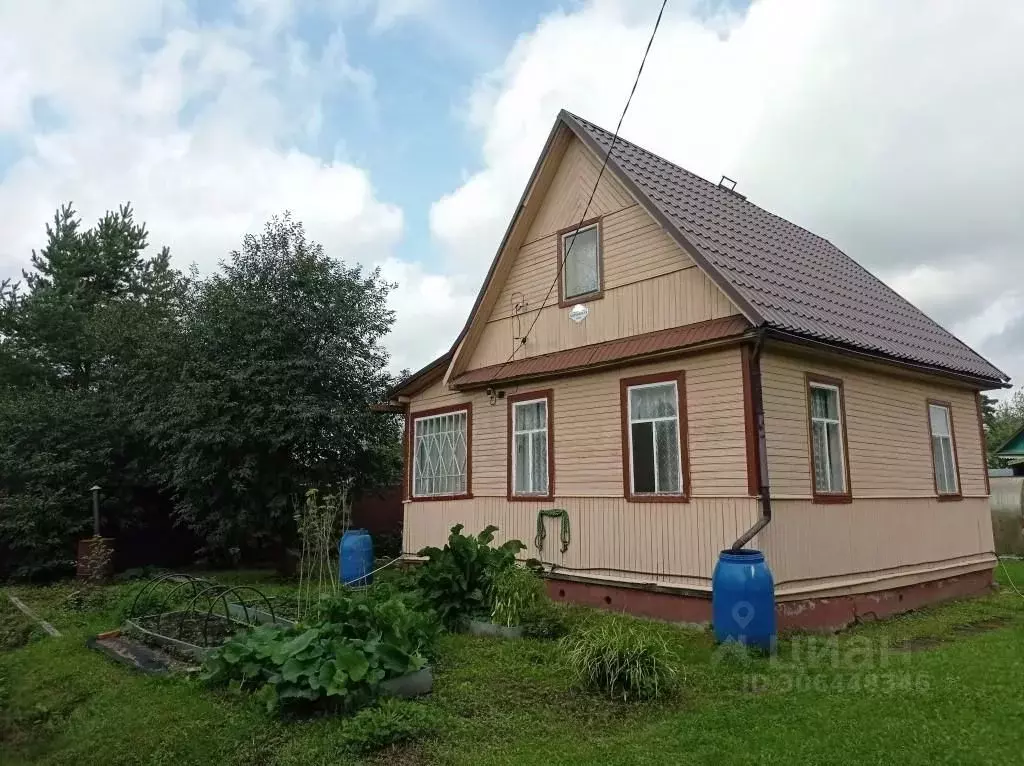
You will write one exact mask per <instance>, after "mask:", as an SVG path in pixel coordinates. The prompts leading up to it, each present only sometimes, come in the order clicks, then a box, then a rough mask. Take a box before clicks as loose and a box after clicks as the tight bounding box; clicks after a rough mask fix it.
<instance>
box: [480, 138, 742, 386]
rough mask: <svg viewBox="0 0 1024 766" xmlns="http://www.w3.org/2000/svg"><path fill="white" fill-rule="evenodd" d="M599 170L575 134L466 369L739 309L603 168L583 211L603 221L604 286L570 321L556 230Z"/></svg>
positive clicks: (573, 214) (574, 212)
mask: <svg viewBox="0 0 1024 766" xmlns="http://www.w3.org/2000/svg"><path fill="white" fill-rule="evenodd" d="M600 167H601V165H600V159H599V158H598V157H596V156H595V155H594V154H593V153H592V152H591V151H590V150H589V149H587V148H586V147H585V146H584V145H583V144H582V143H581V142H580V141H579V140H577V139H576V138H572V139H571V141H570V143H569V145H568V146H567V147H566V150H565V153H564V155H563V157H562V159H561V162H560V164H559V166H558V169H557V171H556V172H555V174H554V177H553V179H552V181H551V183H550V185H549V187H548V189H547V192H546V194H545V195H544V198H543V201H542V202H541V203H540V206H539V208H538V210H537V212H536V214H535V216H534V218H533V220H532V222H530V223H529V228H528V233H527V234H526V235H525V237H524V239H523V244H522V245H521V246H520V247H519V249H518V252H517V253H516V255H515V260H514V261H513V263H512V264H511V267H510V268H509V270H508V272H507V273H508V278H507V279H506V281H505V284H504V285H502V287H501V289H500V291H499V292H498V297H497V299H496V300H495V302H494V303H493V308H491V310H490V311H489V313H488V318H487V321H486V324H485V325H484V326H483V329H482V331H481V332H480V335H479V336H478V338H479V340H478V341H477V343H476V344H475V347H474V348H472V350H471V351H469V352H468V353H469V355H468V358H467V361H466V363H465V364H464V366H462V365H460V366H461V367H462V369H463V370H469V369H475V368H478V367H486V366H488V365H491V364H500V363H502V362H504V361H506V360H507V359H508V358H509V356H510V354H511V353H512V350H513V348H515V349H516V355H515V357H514V358H516V359H521V358H524V357H525V356H535V355H538V354H546V353H550V352H553V351H563V350H566V349H570V348H575V347H578V346H583V345H590V344H592V343H601V342H604V341H607V340H614V339H617V338H623V337H628V336H631V335H640V334H643V333H647V332H653V331H657V330H664V329H668V328H671V327H679V326H681V325H686V324H692V323H694V322H701V321H704V320H707V319H717V318H721V317H725V316H730V315H733V314H738V313H739V310H738V309H737V308H736V306H735V305H734V304H733V303H732V302H731V301H730V300H729V299H728V298H727V297H726V296H725V294H724V293H722V292H721V291H720V290H719V289H718V288H717V287H716V286H715V285H714V284H713V283H712V282H711V280H709V279H708V278H707V276H706V275H705V274H704V273H703V272H702V271H701V270H700V269H699V268H698V267H697V266H696V264H695V263H694V262H693V260H692V259H691V258H690V257H689V256H688V255H687V254H686V253H685V252H684V251H683V250H682V249H681V248H680V247H679V245H677V244H676V243H675V241H674V240H673V239H672V238H671V237H669V235H668V234H667V233H666V232H665V231H664V230H663V229H662V228H661V226H660V225H659V224H658V223H657V222H656V221H655V220H654V219H653V218H652V217H651V216H650V215H648V213H647V212H646V211H645V210H644V209H643V208H642V207H641V206H640V205H638V204H637V203H636V201H635V200H634V199H633V198H632V197H631V196H630V195H629V193H628V192H626V190H625V188H624V187H623V186H622V184H620V183H619V181H618V180H617V179H616V178H615V177H614V176H613V174H612V172H611V171H610V170H608V169H606V170H605V172H604V174H603V176H602V177H601V183H600V185H599V186H598V189H597V192H596V193H595V194H594V200H593V202H592V203H591V205H590V208H589V210H588V211H587V214H586V217H587V219H588V220H589V219H591V218H595V217H600V218H601V225H602V265H603V269H604V289H605V293H604V297H603V298H602V299H600V300H595V301H591V302H590V303H588V304H587V307H588V308H589V309H590V315H589V316H588V318H587V319H586V320H585V321H584V322H583V323H581V324H575V323H573V322H572V321H570V320H569V318H568V308H559V306H558V287H557V285H556V286H555V287H554V288H552V282H553V281H554V279H555V274H556V271H557V268H558V243H557V235H556V232H558V231H559V230H562V229H566V228H569V227H572V226H575V225H576V224H578V223H579V221H580V218H581V216H582V215H583V211H584V209H586V205H587V200H588V199H589V197H590V193H591V190H592V189H593V188H594V182H595V181H596V179H597V177H598V174H599V172H600ZM549 289H550V294H549ZM545 298H546V300H545ZM523 303H525V311H522V312H520V313H519V314H518V315H516V314H515V308H514V307H515V306H516V305H517V304H523ZM541 305H544V309H543V310H542V312H541V316H540V318H539V319H537V321H536V325H535V326H534V328H533V330H532V332H530V334H529V339H528V341H527V344H526V347H525V348H523V347H522V346H521V345H520V344H518V342H517V341H516V340H515V338H517V337H521V336H522V335H523V334H524V333H526V332H527V330H528V329H529V328H530V325H531V324H532V323H533V322H534V318H535V317H536V313H537V310H538V309H539V308H540V306H541ZM463 353H467V350H465V349H464V351H463Z"/></svg>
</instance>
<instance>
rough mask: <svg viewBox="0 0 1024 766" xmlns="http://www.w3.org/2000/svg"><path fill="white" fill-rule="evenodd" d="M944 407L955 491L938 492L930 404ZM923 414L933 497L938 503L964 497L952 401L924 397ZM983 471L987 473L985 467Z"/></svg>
mask: <svg viewBox="0 0 1024 766" xmlns="http://www.w3.org/2000/svg"><path fill="white" fill-rule="evenodd" d="M933 405H934V406H936V407H945V408H946V413H947V414H948V415H949V440H950V442H952V444H953V466H954V467H955V468H956V492H939V476H938V474H937V473H936V472H935V453H934V452H933V451H932V410H931V408H932V406H933ZM924 414H925V416H926V417H927V418H928V420H927V421H925V423H926V425H927V426H928V455H929V457H930V459H931V461H932V486H933V487H934V488H935V497H936V498H938V500H939V502H940V503H948V502H957V501H959V500H963V499H964V483H963V481H961V479H960V448H959V447H957V443H956V426H955V425H954V424H953V403H952V402H947V401H943V400H941V399H926V400H925V406H924ZM985 473H986V474H988V468H987V467H986V469H985Z"/></svg>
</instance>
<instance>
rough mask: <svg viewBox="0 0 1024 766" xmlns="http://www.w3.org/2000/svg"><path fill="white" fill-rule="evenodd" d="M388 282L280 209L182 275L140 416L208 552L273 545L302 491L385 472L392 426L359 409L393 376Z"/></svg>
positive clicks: (366, 481)
mask: <svg viewBox="0 0 1024 766" xmlns="http://www.w3.org/2000/svg"><path fill="white" fill-rule="evenodd" d="M392 287H393V286H392V285H390V284H388V283H387V282H385V281H383V280H382V279H381V277H380V273H379V271H376V270H375V271H372V272H369V273H364V272H363V270H362V268H361V267H360V266H347V265H345V264H343V263H341V262H339V261H337V260H335V259H333V258H331V257H329V256H328V255H327V254H326V253H325V252H324V249H323V247H322V246H321V245H319V244H316V243H314V242H310V241H308V240H307V239H306V235H305V231H304V229H303V227H302V224H301V223H299V222H297V221H294V220H292V218H291V217H290V216H289V215H285V216H284V217H283V218H274V219H273V220H271V221H270V222H269V223H268V224H267V225H266V227H265V229H264V231H263V232H262V234H260V235H259V236H253V235H250V236H247V237H245V239H244V241H243V244H242V249H241V250H238V251H235V252H233V253H231V255H230V257H229V258H228V260H227V261H226V262H224V263H222V264H221V272H220V273H217V274H214V275H213V276H211V277H209V278H208V279H205V280H203V281H201V282H200V281H198V280H194V281H193V282H192V283H191V285H190V286H189V294H188V298H187V301H186V309H185V314H184V322H183V325H182V327H181V330H180V332H181V337H180V339H179V341H177V342H171V343H169V344H168V345H169V348H170V349H171V350H169V351H168V354H171V355H173V358H174V360H175V363H174V364H173V365H167V366H165V373H169V372H170V371H169V370H168V369H167V368H168V367H174V370H173V372H172V373H170V374H165V375H164V376H163V378H162V379H156V378H151V379H150V381H149V386H150V388H149V390H148V391H147V394H146V396H145V402H143V403H142V404H141V406H140V413H141V415H140V417H141V418H142V420H143V421H144V422H145V423H146V424H147V426H146V430H147V432H148V433H149V435H150V439H151V444H152V446H153V447H154V448H156V449H157V450H158V451H159V453H160V454H161V455H162V456H163V461H162V464H161V471H162V479H163V482H164V484H165V485H166V486H168V487H171V488H173V491H174V493H175V496H176V512H177V513H178V514H179V516H180V518H182V519H183V520H185V521H186V522H187V523H188V524H189V525H190V526H191V527H192V528H193V529H194V530H196V531H197V532H198V533H199V534H200V535H201V536H202V537H203V538H204V539H205V540H206V542H207V548H208V549H209V551H210V552H211V553H216V554H223V553H226V552H231V553H235V554H237V553H239V552H241V551H244V550H247V549H252V548H253V547H256V548H261V547H262V548H267V547H270V548H278V549H279V550H280V546H281V545H282V544H287V543H288V542H290V541H291V540H293V539H294V535H295V523H294V518H293V516H294V514H295V512H296V510H297V501H298V500H299V499H300V498H301V496H302V494H303V493H304V491H305V489H307V488H308V487H311V486H317V487H320V488H324V489H325V490H328V491H333V492H339V491H340V492H359V491H361V490H363V489H367V488H371V487H375V486H379V485H381V484H384V483H388V482H390V481H392V480H393V479H394V477H395V476H396V475H397V472H398V469H399V465H400V460H401V450H400V447H399V442H400V424H399V423H398V422H397V420H396V419H395V418H394V417H393V416H385V415H381V414H379V413H375V412H373V411H371V409H370V407H371V405H372V404H374V403H376V402H380V401H383V400H384V396H385V391H386V390H387V388H388V386H389V385H390V384H391V383H392V378H391V376H390V375H389V374H388V372H387V361H388V355H387V352H386V351H385V350H384V349H383V347H382V345H381V340H382V339H383V337H384V335H385V334H386V333H387V332H388V330H389V329H390V327H391V324H392V322H393V319H394V317H393V312H392V311H390V310H389V309H388V308H387V305H386V300H387V296H388V293H389V292H390V290H391V289H392Z"/></svg>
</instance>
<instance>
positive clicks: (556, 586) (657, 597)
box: [547, 569, 992, 632]
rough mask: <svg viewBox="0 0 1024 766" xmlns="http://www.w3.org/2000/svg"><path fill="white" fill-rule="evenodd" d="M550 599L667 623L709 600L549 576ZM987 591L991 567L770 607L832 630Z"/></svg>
mask: <svg viewBox="0 0 1024 766" xmlns="http://www.w3.org/2000/svg"><path fill="white" fill-rule="evenodd" d="M547 590H548V595H549V596H550V597H551V598H552V599H553V600H554V601H561V602H564V603H572V604H582V605H584V606H592V607H597V608H598V609H608V610H610V611H615V612H626V613H628V614H633V615H637V616H638V617H652V618H654V619H657V620H666V621H668V622H685V623H691V624H710V622H711V598H710V596H703V595H687V594H679V593H672V592H667V591H666V590H665V589H663V588H658V587H656V586H647V587H644V586H638V587H630V586H623V585H611V584H605V583H598V582H593V581H591V582H583V581H581V580H579V579H577V578H575V577H574V578H573V579H571V580H570V579H560V578H559V577H558V575H557V574H553V575H548V579H547ZM991 590H992V570H991V569H986V570H984V571H981V572H971V573H970V574H965V575H959V576H957V577H947V578H944V579H941V580H932V581H931V582H926V583H920V584H918V585H907V586H904V587H901V588H891V589H889V590H881V591H875V592H872V593H860V594H857V595H852V596H835V597H829V598H813V599H804V600H802V601H784V602H782V603H779V604H777V605H776V607H775V611H776V615H777V617H778V628H779V630H780V631H787V630H809V631H822V632H833V631H837V630H842V629H843V628H846V627H848V626H850V625H853V624H854V623H856V622H871V621H873V620H880V619H884V618H886V617H892V616H893V615H897V614H900V613H902V612H909V611H911V610H914V609H919V608H921V607H923V606H927V605H928V604H936V603H940V602H942V601H950V600H952V599H959V598H969V597H971V596H983V595H985V594H986V593H990V592H991Z"/></svg>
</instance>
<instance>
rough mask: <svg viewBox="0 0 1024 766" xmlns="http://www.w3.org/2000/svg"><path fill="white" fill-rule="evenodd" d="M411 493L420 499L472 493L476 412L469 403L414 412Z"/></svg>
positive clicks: (444, 497) (412, 417) (411, 443)
mask: <svg viewBox="0 0 1024 766" xmlns="http://www.w3.org/2000/svg"><path fill="white" fill-rule="evenodd" d="M411 419H412V435H411V437H410V439H409V441H410V445H409V452H410V456H409V457H410V460H409V464H410V465H411V466H412V477H411V482H410V485H411V494H412V497H413V498H414V499H417V500H442V499H452V498H462V497H470V496H471V487H472V460H473V458H472V447H473V438H472V433H473V411H472V405H470V404H459V405H455V406H453V407H442V408H440V409H436V410H427V411H424V412H416V413H413V414H412V415H411Z"/></svg>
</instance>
